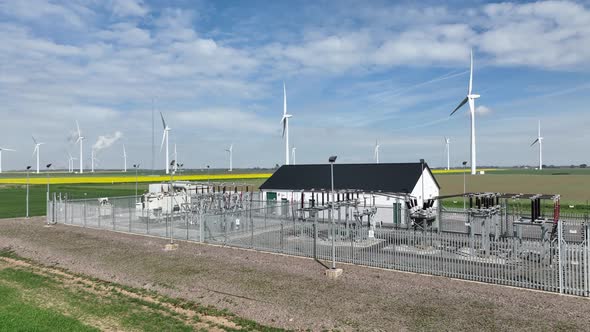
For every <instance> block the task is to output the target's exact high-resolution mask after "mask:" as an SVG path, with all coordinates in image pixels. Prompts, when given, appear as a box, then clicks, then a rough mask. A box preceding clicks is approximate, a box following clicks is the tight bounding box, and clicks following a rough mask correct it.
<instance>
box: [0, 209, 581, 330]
mask: <svg viewBox="0 0 590 332" xmlns="http://www.w3.org/2000/svg"><path fill="white" fill-rule="evenodd" d="M165 243H166V241H165V240H162V239H157V238H150V237H145V236H135V235H128V234H122V233H114V232H109V231H100V230H91V229H84V228H79V227H73V226H63V225H57V226H54V227H43V218H33V219H30V220H24V219H3V220H0V248H3V247H10V248H12V249H13V250H14V251H15V252H16V253H17V254H19V255H21V256H23V257H26V258H30V259H33V260H36V261H38V262H40V263H43V264H47V265H57V266H60V267H62V268H66V269H68V270H70V271H73V272H76V273H83V274H86V275H90V276H93V277H97V278H100V279H103V280H107V281H114V282H117V283H121V284H125V285H129V286H134V287H143V288H147V289H152V290H156V291H158V292H160V293H162V294H165V295H168V296H174V297H182V298H186V299H188V300H193V301H196V302H199V303H202V304H205V305H207V304H210V305H214V306H216V307H218V308H227V309H229V310H230V311H232V312H234V313H236V314H237V315H239V316H242V317H245V318H249V319H253V320H255V321H258V322H260V323H262V324H265V325H271V326H276V327H282V328H287V329H295V330H306V329H310V330H324V329H337V330H344V331H347V330H382V331H415V330H417V331H429V330H436V331H459V330H462V331H465V330H469V331H473V330H494V331H514V330H531V331H533V330H534V331H539V330H541V331H543V330H547V331H549V330H551V331H554V330H568V331H571V330H580V331H582V330H588V329H589V326H590V315H589V314H588V313H589V312H590V300H589V299H586V298H576V297H569V296H560V295H557V294H549V293H542V292H534V291H528V290H520V289H514V288H509V287H502V286H494V285H486V284H479V283H473V282H465V281H459V280H452V279H448V278H442V277H433V276H424V275H418V274H412V273H401V272H395V271H386V270H380V269H372V268H366V267H357V266H351V265H340V267H342V268H343V269H344V275H343V277H341V279H339V280H336V281H329V280H327V279H326V277H325V276H324V275H323V273H324V270H325V267H324V266H322V264H320V263H319V262H316V261H314V260H310V259H305V258H297V257H289V256H283V255H275V254H268V253H260V252H255V251H248V250H240V249H232V248H224V247H218V246H211V245H200V244H195V243H185V242H182V243H180V248H179V250H177V251H173V252H166V251H163V250H162V249H163V247H164V244H165Z"/></svg>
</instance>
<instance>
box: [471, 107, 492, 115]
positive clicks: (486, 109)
mask: <svg viewBox="0 0 590 332" xmlns="http://www.w3.org/2000/svg"><path fill="white" fill-rule="evenodd" d="M475 113H477V114H480V115H488V114H490V113H492V109H491V108H489V107H487V106H484V105H479V106H476V107H475Z"/></svg>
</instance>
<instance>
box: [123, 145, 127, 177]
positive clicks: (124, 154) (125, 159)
mask: <svg viewBox="0 0 590 332" xmlns="http://www.w3.org/2000/svg"><path fill="white" fill-rule="evenodd" d="M123 172H125V173H127V150H125V144H123Z"/></svg>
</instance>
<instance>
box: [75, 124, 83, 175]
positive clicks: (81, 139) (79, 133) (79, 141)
mask: <svg viewBox="0 0 590 332" xmlns="http://www.w3.org/2000/svg"><path fill="white" fill-rule="evenodd" d="M76 129H77V130H78V139H76V143H80V174H82V173H84V155H83V153H82V148H83V146H84V139H85V138H84V136H82V132H81V131H80V125H79V124H78V121H77V120H76ZM72 168H73V167H72Z"/></svg>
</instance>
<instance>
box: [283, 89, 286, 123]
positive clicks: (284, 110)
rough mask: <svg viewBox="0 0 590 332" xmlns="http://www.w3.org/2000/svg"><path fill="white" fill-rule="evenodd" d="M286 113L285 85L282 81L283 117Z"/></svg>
mask: <svg viewBox="0 0 590 332" xmlns="http://www.w3.org/2000/svg"><path fill="white" fill-rule="evenodd" d="M285 115H287V87H286V86H285V81H283V117H284V116H285Z"/></svg>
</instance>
